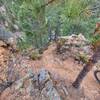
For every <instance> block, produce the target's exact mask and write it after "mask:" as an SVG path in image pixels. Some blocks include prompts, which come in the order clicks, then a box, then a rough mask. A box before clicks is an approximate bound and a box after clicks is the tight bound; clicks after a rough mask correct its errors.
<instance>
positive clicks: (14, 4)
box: [0, 0, 100, 49]
mask: <svg viewBox="0 0 100 100" xmlns="http://www.w3.org/2000/svg"><path fill="white" fill-rule="evenodd" d="M47 1H48V0H0V5H4V6H5V9H6V13H2V14H1V16H0V19H1V20H4V21H6V22H7V23H8V27H7V28H9V29H10V30H12V31H15V30H16V28H15V27H14V26H15V25H17V26H18V27H19V31H22V32H23V33H25V34H23V35H24V38H23V39H22V40H20V41H19V46H20V48H21V49H25V48H27V47H28V46H30V45H33V46H35V47H36V48H41V46H44V45H46V44H47V43H48V34H49V33H48V29H49V28H50V30H52V31H55V32H58V33H59V35H69V34H73V33H74V34H79V33H83V34H84V35H85V36H86V37H88V38H90V36H91V33H93V30H94V28H95V23H96V22H98V21H100V19H99V18H98V17H97V16H99V13H98V12H99V11H100V7H99V5H98V3H97V2H99V1H98V0H59V1H58V2H54V3H52V4H49V5H48V6H44V7H42V8H41V6H42V5H44V4H45V3H46V2H47ZM55 1H56V0H55ZM97 6H98V7H97ZM59 23H60V24H59ZM48 24H49V25H50V27H48Z"/></svg>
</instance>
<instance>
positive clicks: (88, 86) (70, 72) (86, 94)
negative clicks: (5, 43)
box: [0, 44, 100, 100]
mask: <svg viewBox="0 0 100 100" xmlns="http://www.w3.org/2000/svg"><path fill="white" fill-rule="evenodd" d="M60 56H61V55H58V54H56V45H55V44H52V45H50V46H49V47H48V49H47V50H46V51H45V52H44V53H43V55H42V58H41V59H40V60H35V61H33V60H30V59H28V57H25V56H22V55H20V54H17V55H15V56H14V57H15V58H14V59H13V61H15V63H14V64H13V66H12V69H13V70H11V73H12V71H13V72H14V73H12V75H13V76H15V78H16V82H17V83H18V84H17V85H16V82H15V83H14V84H13V85H12V86H11V87H10V88H9V87H8V88H7V89H6V90H4V91H3V93H2V94H1V95H0V98H1V100H18V99H19V100H33V98H34V96H35V97H36V98H35V99H34V100H51V99H50V96H51V97H55V96H54V95H53V93H56V95H57V96H58V95H59V96H58V97H59V98H58V99H57V98H56V99H52V100H59V99H60V100H99V99H100V84H98V83H97V82H96V80H95V78H94V76H93V71H94V69H93V70H91V71H90V72H89V74H88V75H87V77H86V78H85V79H84V81H83V83H82V85H81V88H80V89H78V90H77V89H74V88H73V87H72V86H71V84H72V82H73V81H74V80H75V78H76V77H77V75H78V73H79V71H80V70H81V69H82V67H83V65H82V64H78V63H77V62H75V60H74V58H73V57H68V58H67V59H64V60H62V59H61V57H60ZM6 57H7V58H6ZM8 57H9V51H8V50H7V49H4V48H2V49H1V48H0V62H2V65H5V64H4V63H5V60H4V59H5V58H6V59H8ZM0 67H1V68H0V74H1V72H2V73H3V71H4V70H5V67H7V66H5V67H3V66H0ZM41 68H42V69H46V70H47V71H49V72H50V80H49V81H50V82H51V80H52V82H51V83H50V84H49V85H47V84H48V82H49V81H45V83H44V84H45V85H43V84H42V83H41V84H40V83H39V80H38V77H37V78H36V77H35V81H33V82H31V83H29V80H30V79H29V78H28V79H26V78H25V76H27V74H28V73H29V72H33V75H35V76H37V75H38V72H39V71H40V69H41ZM15 73H16V74H15ZM39 75H40V74H39ZM0 76H1V75H0ZM16 76H17V77H16ZM2 77H3V76H2ZM42 78H44V77H42ZM12 79H14V78H12ZM23 79H25V81H23ZM18 80H21V81H18ZM23 82H24V85H23ZM31 84H33V85H34V86H35V87H34V86H33V90H35V91H33V92H32V95H31V94H30V92H29V87H30V86H32V85H31ZM39 84H40V85H39ZM51 84H52V85H51ZM16 86H17V87H18V89H17V90H15V87H16ZM48 86H50V87H48ZM52 87H53V88H54V90H55V89H56V90H55V91H56V92H54V91H51V90H50V89H51V88H52ZM34 88H35V89H34ZM41 88H42V89H41ZM48 88H49V89H48ZM46 89H47V90H46ZM46 91H47V92H46ZM48 91H49V92H48ZM45 92H46V93H45ZM44 94H45V95H44ZM51 94H52V95H51ZM42 95H43V98H42V99H40V98H39V97H41V96H42ZM45 96H46V97H45Z"/></svg>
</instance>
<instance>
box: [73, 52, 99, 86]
mask: <svg viewBox="0 0 100 100" xmlns="http://www.w3.org/2000/svg"><path fill="white" fill-rule="evenodd" d="M99 52H100V51H99ZM99 52H98V51H97V52H96V53H95V54H94V55H93V56H92V57H91V59H89V61H88V63H87V64H86V65H85V66H84V67H83V69H82V70H81V72H80V73H79V75H78V77H77V78H76V80H75V81H74V82H73V83H72V86H73V87H75V88H79V87H80V84H81V83H82V81H83V79H84V78H85V76H86V75H87V74H88V72H89V71H90V70H91V69H92V67H93V66H94V64H95V63H96V62H97V60H98V56H99V55H100V53H99ZM98 53H99V55H98Z"/></svg>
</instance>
